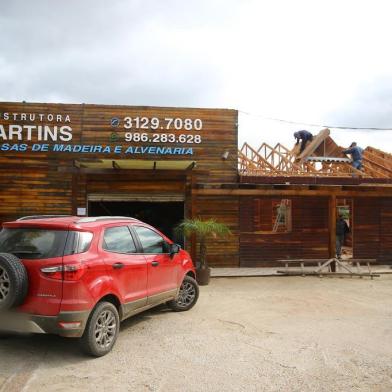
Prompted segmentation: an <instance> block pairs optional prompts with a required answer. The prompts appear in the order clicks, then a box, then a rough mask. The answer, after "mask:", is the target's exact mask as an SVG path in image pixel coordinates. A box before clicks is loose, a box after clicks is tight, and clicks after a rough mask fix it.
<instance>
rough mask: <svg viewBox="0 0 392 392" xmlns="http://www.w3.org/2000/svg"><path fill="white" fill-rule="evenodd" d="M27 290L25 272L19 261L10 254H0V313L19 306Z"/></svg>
mask: <svg viewBox="0 0 392 392" xmlns="http://www.w3.org/2000/svg"><path fill="white" fill-rule="evenodd" d="M27 289H28V277H27V272H26V268H25V267H24V265H23V264H22V262H21V261H20V259H19V258H18V257H16V256H14V255H12V254H10V253H0V311H2V310H7V309H10V308H12V307H14V306H18V305H20V304H21V303H22V302H23V301H24V299H25V297H26V294H27Z"/></svg>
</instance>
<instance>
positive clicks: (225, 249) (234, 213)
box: [195, 196, 240, 267]
mask: <svg viewBox="0 0 392 392" xmlns="http://www.w3.org/2000/svg"><path fill="white" fill-rule="evenodd" d="M195 206H196V211H195V216H196V217H200V218H202V219H210V218H214V219H216V220H217V221H218V222H220V223H225V224H226V225H227V226H228V227H229V228H230V231H231V233H232V235H231V236H229V237H227V238H225V239H221V238H216V239H211V240H210V241H208V245H207V246H208V263H209V265H210V266H212V267H239V237H240V234H239V226H238V222H239V199H238V197H235V196H215V197H214V196H213V197H211V196H198V197H197V198H196V200H195Z"/></svg>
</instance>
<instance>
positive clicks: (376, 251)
mask: <svg viewBox="0 0 392 392" xmlns="http://www.w3.org/2000/svg"><path fill="white" fill-rule="evenodd" d="M237 121H238V112H237V111H235V110H225V109H193V108H192V109H191V108H162V107H134V106H108V105H87V104H81V105H74V104H38V103H12V102H4V103H0V167H1V172H0V201H1V203H0V222H4V221H6V220H12V219H15V218H18V217H20V216H25V215H36V214H78V215H125V216H135V217H139V218H140V219H142V220H144V221H146V222H148V223H151V224H153V225H155V226H156V227H158V228H160V229H161V230H162V231H163V232H164V233H166V234H167V235H169V236H173V233H172V228H173V226H174V225H175V224H176V223H178V222H179V221H181V220H182V219H183V218H184V217H201V218H211V217H212V218H215V219H216V220H218V221H220V222H223V223H226V224H227V225H228V226H229V227H230V229H231V230H232V233H233V235H232V236H231V237H230V238H228V239H225V240H223V239H220V240H218V239H217V240H213V241H211V243H210V244H209V262H210V264H211V265H212V266H232V267H238V266H246V267H254V266H268V265H272V264H274V263H275V261H276V260H277V259H281V258H288V257H295V258H297V257H299V256H301V257H307V258H324V257H328V256H330V255H332V254H334V249H335V244H334V241H335V237H334V225H335V216H336V209H337V208H345V209H346V210H348V211H350V224H351V226H352V228H353V230H352V239H351V240H352V247H353V252H354V255H355V256H356V257H376V258H377V259H379V260H381V261H383V262H389V261H392V201H391V200H392V198H391V196H392V187H391V185H392V184H391V177H392V176H391V173H392V167H391V166H388V164H390V162H391V161H392V160H390V156H388V155H385V156H381V154H380V153H379V152H377V151H374V150H373V154H374V155H375V156H376V158H377V159H376V158H374V159H373V161H372V163H371V164H369V165H370V166H369V165H368V166H369V168H367V169H366V172H367V173H369V174H368V175H366V176H363V175H361V176H359V175H357V176H355V177H352V175H353V173H352V172H350V170H349V169H348V167H349V165H347V164H346V165H344V163H345V162H343V163H337V162H333V164H332V165H331V164H329V163H327V162H323V164H322V166H323V168H324V170H326V171H327V172H328V173H327V172H324V173H323V172H320V171H319V170H318V169H317V168H316V166H317V165H313V164H312V163H311V162H301V164H298V163H296V162H295V160H293V159H292V157H290V156H289V154H288V150H287V149H286V150H287V151H286V152H285V151H284V147H283V146H278V147H276V148H274V149H272V150H273V151H275V152H273V153H267V150H268V149H267V148H266V146H264V150H265V154H264V153H262V152H261V151H260V150H259V151H254V153H255V154H253V156H251V157H249V151H250V147H249V149H248V151H245V150H244V149H242V150H241V151H240V152H239V151H238V147H237V146H238V140H237ZM332 148H335V149H336V145H334V144H333V143H332V142H330V141H329V140H327V139H326V140H324V147H323V149H324V150H323V151H324V152H325V151H326V150H328V149H329V150H330V151H332V150H331V149H332ZM318 149H319V150H320V149H321V147H320V146H318ZM272 150H271V151H272ZM277 153H278V155H279V154H280V158H279V159H275V161H274V162H272V161H271V157H273V156H274V154H275V155H276V154H277ZM247 154H248V155H247ZM263 154H264V155H263ZM311 154H312V155H316V156H317V154H319V155H320V154H321V153H320V151H317V149H316V150H315V151H313V152H312V153H311ZM335 155H336V154H335ZM276 162H279V163H278V166H276ZM279 165H280V166H279ZM282 165H283V166H284V167H283V166H282ZM312 165H313V166H312ZM328 165H329V166H330V168H329V169H328V168H327V166H328ZM339 165H340V166H339ZM336 166H339V167H341V168H340V169H339V170H336ZM312 167H313V169H312ZM301 168H302V169H301ZM304 168H305V171H303V170H304ZM301 170H302V172H301ZM316 172H317V173H316ZM331 173H335V174H336V173H337V174H336V175H331ZM354 174H355V173H354ZM177 240H178V241H181V239H177ZM185 246H186V247H187V248H188V249H189V250H191V251H192V252H193V253H195V246H194V244H193V245H192V244H191V243H186V244H185Z"/></svg>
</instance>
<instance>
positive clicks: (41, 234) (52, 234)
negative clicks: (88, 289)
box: [0, 228, 68, 259]
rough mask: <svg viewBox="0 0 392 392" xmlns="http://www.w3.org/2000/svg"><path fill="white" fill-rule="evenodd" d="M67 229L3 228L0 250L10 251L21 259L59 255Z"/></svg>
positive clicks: (46, 257) (62, 250)
mask: <svg viewBox="0 0 392 392" xmlns="http://www.w3.org/2000/svg"><path fill="white" fill-rule="evenodd" d="M67 234H68V231H64V230H43V229H31V228H26V229H21V228H16V229H11V228H4V229H3V230H2V231H1V232H0V252H4V253H12V254H14V255H15V256H18V257H20V258H22V259H48V258H52V257H61V256H63V254H64V247H65V243H66V240H67Z"/></svg>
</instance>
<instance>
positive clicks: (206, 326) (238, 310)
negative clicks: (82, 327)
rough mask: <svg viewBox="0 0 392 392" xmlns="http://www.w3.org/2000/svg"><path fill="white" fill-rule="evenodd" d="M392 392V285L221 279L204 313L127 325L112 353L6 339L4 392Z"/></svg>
mask: <svg viewBox="0 0 392 392" xmlns="http://www.w3.org/2000/svg"><path fill="white" fill-rule="evenodd" d="M21 390H23V391H40V392H45V391H51V392H52V391H80V390H83V391H96V390H99V391H165V392H166V391H170V392H171V391H181V392H184V391H198V392H200V391H219V392H222V391H247V392H248V391H290V392H291V391H301V392H304V391H328V392H331V391H388V392H389V391H391V390H392V276H390V275H389V276H382V277H381V278H376V279H374V280H370V279H358V278H353V279H350V278H343V279H338V278H322V279H320V278H316V277H306V278H302V277H271V278H224V279H213V280H212V282H211V284H210V285H209V286H207V287H202V288H201V295H200V299H199V302H198V304H197V305H196V306H195V307H194V308H193V309H192V310H191V311H189V312H184V313H173V312H171V311H169V310H168V309H167V308H166V307H164V306H161V307H159V308H156V309H154V310H151V311H148V312H145V313H143V314H141V315H138V316H136V317H134V318H132V319H129V320H126V321H125V322H124V323H123V324H122V328H121V333H120V337H119V340H118V342H117V344H116V346H115V347H114V350H113V351H112V352H111V353H110V354H109V355H107V356H105V357H103V358H98V359H90V358H87V357H85V356H83V355H82V354H81V353H80V352H79V348H78V345H77V341H75V340H71V339H63V338H59V337H56V336H47V335H35V336H17V337H11V338H7V339H1V340H0V391H6V392H13V391H21Z"/></svg>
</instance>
